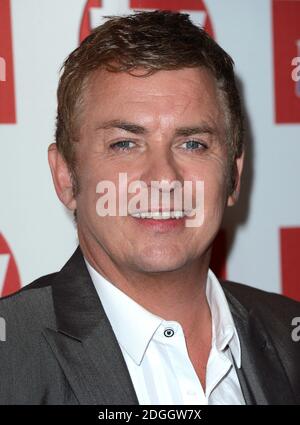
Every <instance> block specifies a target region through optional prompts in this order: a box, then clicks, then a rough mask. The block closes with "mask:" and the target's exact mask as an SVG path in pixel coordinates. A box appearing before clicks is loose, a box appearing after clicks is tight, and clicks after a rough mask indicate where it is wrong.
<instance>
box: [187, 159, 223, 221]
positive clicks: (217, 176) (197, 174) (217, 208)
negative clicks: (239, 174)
mask: <svg viewBox="0 0 300 425" xmlns="http://www.w3.org/2000/svg"><path fill="white" fill-rule="evenodd" d="M185 180H192V181H193V188H194V189H193V190H194V198H196V196H198V198H200V194H199V193H196V191H195V187H196V181H201V182H203V191H204V193H203V196H204V211H205V216H206V217H205V219H207V218H209V217H211V216H215V215H217V216H219V215H220V214H222V213H223V210H224V208H225V206H226V202H227V181H228V171H227V168H226V164H224V163H223V162H221V161H219V160H214V161H209V162H206V163H202V164H199V167H197V169H194V170H193V172H192V173H191V172H189V174H188V175H186V177H185Z"/></svg>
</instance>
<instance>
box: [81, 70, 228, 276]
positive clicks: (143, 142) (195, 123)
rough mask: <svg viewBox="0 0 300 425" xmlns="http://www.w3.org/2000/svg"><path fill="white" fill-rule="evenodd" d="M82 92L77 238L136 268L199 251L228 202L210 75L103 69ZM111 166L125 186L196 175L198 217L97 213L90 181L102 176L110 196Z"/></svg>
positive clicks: (173, 263) (221, 129)
mask: <svg viewBox="0 0 300 425" xmlns="http://www.w3.org/2000/svg"><path fill="white" fill-rule="evenodd" d="M84 99H85V100H84V102H85V103H84V107H83V112H82V116H81V118H80V122H81V131H80V140H79V143H78V144H76V158H77V172H76V174H77V179H78V182H79V187H80V191H79V194H78V195H77V197H76V209H77V225H78V231H79V237H81V238H83V239H84V241H85V243H88V244H89V245H90V246H93V247H94V249H97V250H99V253H100V252H101V253H102V254H103V255H104V257H105V256H107V258H109V257H110V259H113V262H114V263H115V264H117V265H118V266H120V267H122V266H123V267H127V268H128V267H129V268H131V269H133V270H135V271H137V272H163V271H171V270H177V269H180V268H182V267H184V266H187V265H188V264H189V263H190V262H192V261H194V260H195V259H197V258H200V257H201V256H203V255H204V256H205V255H207V250H208V248H209V247H210V245H211V243H212V241H213V239H214V237H215V235H216V233H217V231H218V229H219V227H220V224H221V220H222V216H223V211H224V208H225V206H226V204H227V203H228V202H230V201H228V197H227V181H228V173H229V170H228V161H227V150H226V146H225V134H226V128H225V118H224V115H225V111H224V106H223V105H222V102H220V98H219V96H218V93H217V88H216V82H215V80H214V78H213V76H212V75H211V74H210V73H209V71H207V70H205V69H199V68H184V69H181V70H175V71H158V72H156V73H155V74H153V75H152V76H148V77H138V76H132V75H129V74H127V73H109V72H107V71H103V70H101V71H98V73H97V74H96V75H94V76H93V79H92V80H91V83H90V86H89V87H88V88H87V89H86V92H85V94H84ZM112 121H114V122H112ZM118 123H122V124H121V125H119V124H118ZM124 123H125V124H126V125H124ZM127 124H128V125H127ZM119 127H122V128H119ZM183 128H184V129H187V128H193V129H194V128H199V130H197V132H196V133H195V130H192V131H186V130H185V131H183V130H182V131H180V129H183ZM193 132H194V134H191V133H193ZM119 173H127V180H128V184H129V183H130V182H132V181H134V180H142V181H143V182H145V184H146V185H147V186H148V187H150V185H151V181H162V180H165V181H168V182H171V181H174V180H177V181H180V182H181V183H182V185H184V182H185V181H193V182H195V181H203V182H204V222H203V224H202V225H201V226H199V227H186V226H185V225H184V223H185V220H186V219H182V220H176V219H172V222H171V221H170V220H166V222H161V221H155V220H153V219H143V218H135V217H132V216H130V215H128V216H118V215H117V216H114V217H111V216H106V217H99V215H98V214H97V211H96V204H97V200H98V199H99V194H98V193H96V187H97V184H98V183H99V182H101V181H103V180H109V181H111V182H113V183H114V184H115V186H116V188H117V194H118V190H119V189H120V190H122V189H121V188H119ZM194 189H195V186H194ZM133 196H134V195H133V194H131V195H130V194H129V195H128V199H130V198H131V197H133ZM195 196H196V195H195V193H194V197H195ZM149 209H150V206H149ZM171 209H173V205H172V197H171ZM117 211H118V209H117ZM103 255H102V258H103Z"/></svg>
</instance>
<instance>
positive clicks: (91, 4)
mask: <svg viewBox="0 0 300 425" xmlns="http://www.w3.org/2000/svg"><path fill="white" fill-rule="evenodd" d="M155 9H167V10H174V11H175V10H177V11H180V12H186V13H189V15H190V18H191V19H192V21H193V22H194V23H195V24H197V25H201V26H202V27H203V28H204V29H205V30H206V31H207V32H208V33H209V34H210V35H211V36H213V35H214V34H213V27H212V23H211V20H210V17H209V14H208V10H207V8H206V6H205V4H204V1H203V0H123V1H120V0H119V1H117V2H114V1H113V0H87V2H86V5H85V8H84V12H83V16H82V20H81V25H80V33H79V41H80V42H81V41H82V40H84V39H85V37H87V36H88V35H89V34H90V32H91V30H92V29H93V28H95V27H96V26H97V25H100V24H101V22H102V16H105V15H107V16H109V15H119V14H129V13H133V12H134V10H155Z"/></svg>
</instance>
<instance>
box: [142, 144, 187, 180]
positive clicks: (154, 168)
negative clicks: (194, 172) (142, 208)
mask: <svg viewBox="0 0 300 425" xmlns="http://www.w3.org/2000/svg"><path fill="white" fill-rule="evenodd" d="M141 180H143V181H144V182H145V183H146V184H147V186H148V187H150V186H151V184H152V187H158V186H159V185H160V183H162V182H164V183H166V184H171V183H172V182H174V181H175V180H176V181H180V182H182V175H181V173H180V169H179V166H178V164H177V163H176V160H175V159H174V157H173V155H172V152H170V151H167V150H166V149H165V150H163V151H162V150H157V151H156V152H151V153H150V152H149V153H148V155H147V162H146V163H145V164H144V167H143V171H142V175H141Z"/></svg>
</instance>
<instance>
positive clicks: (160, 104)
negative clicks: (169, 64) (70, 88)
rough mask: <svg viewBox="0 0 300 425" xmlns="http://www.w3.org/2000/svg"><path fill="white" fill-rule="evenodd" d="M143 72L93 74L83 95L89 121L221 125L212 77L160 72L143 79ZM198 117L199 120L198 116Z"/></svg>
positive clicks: (193, 71) (195, 71)
mask: <svg viewBox="0 0 300 425" xmlns="http://www.w3.org/2000/svg"><path fill="white" fill-rule="evenodd" d="M144 73H145V71H144V70H142V69H137V70H135V71H134V75H131V74H129V73H127V72H118V73H113V72H109V71H106V70H98V71H96V72H95V73H94V74H93V75H92V77H91V79H90V81H89V84H88V87H87V89H86V91H85V92H84V105H85V106H84V109H85V112H86V114H85V115H86V117H88V120H89V121H93V120H99V119H114V118H115V119H120V118H127V117H128V115H130V116H131V117H132V115H134V116H135V118H136V119H137V120H138V119H142V120H144V121H145V120H148V121H149V124H151V121H153V120H155V119H157V120H159V121H160V122H163V121H164V122H166V123H168V124H170V123H171V122H174V121H178V120H193V119H195V117H196V116H197V117H198V119H203V120H208V121H213V122H215V123H216V124H217V123H218V122H219V121H220V120H221V121H222V109H223V108H222V105H221V104H220V96H219V94H218V89H217V84H216V80H215V78H214V76H213V75H212V74H211V72H210V71H208V70H207V69H206V68H183V69H179V70H171V71H166V70H160V71H157V72H155V73H154V74H152V75H150V76H143V74H144ZM200 115H201V116H200Z"/></svg>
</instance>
